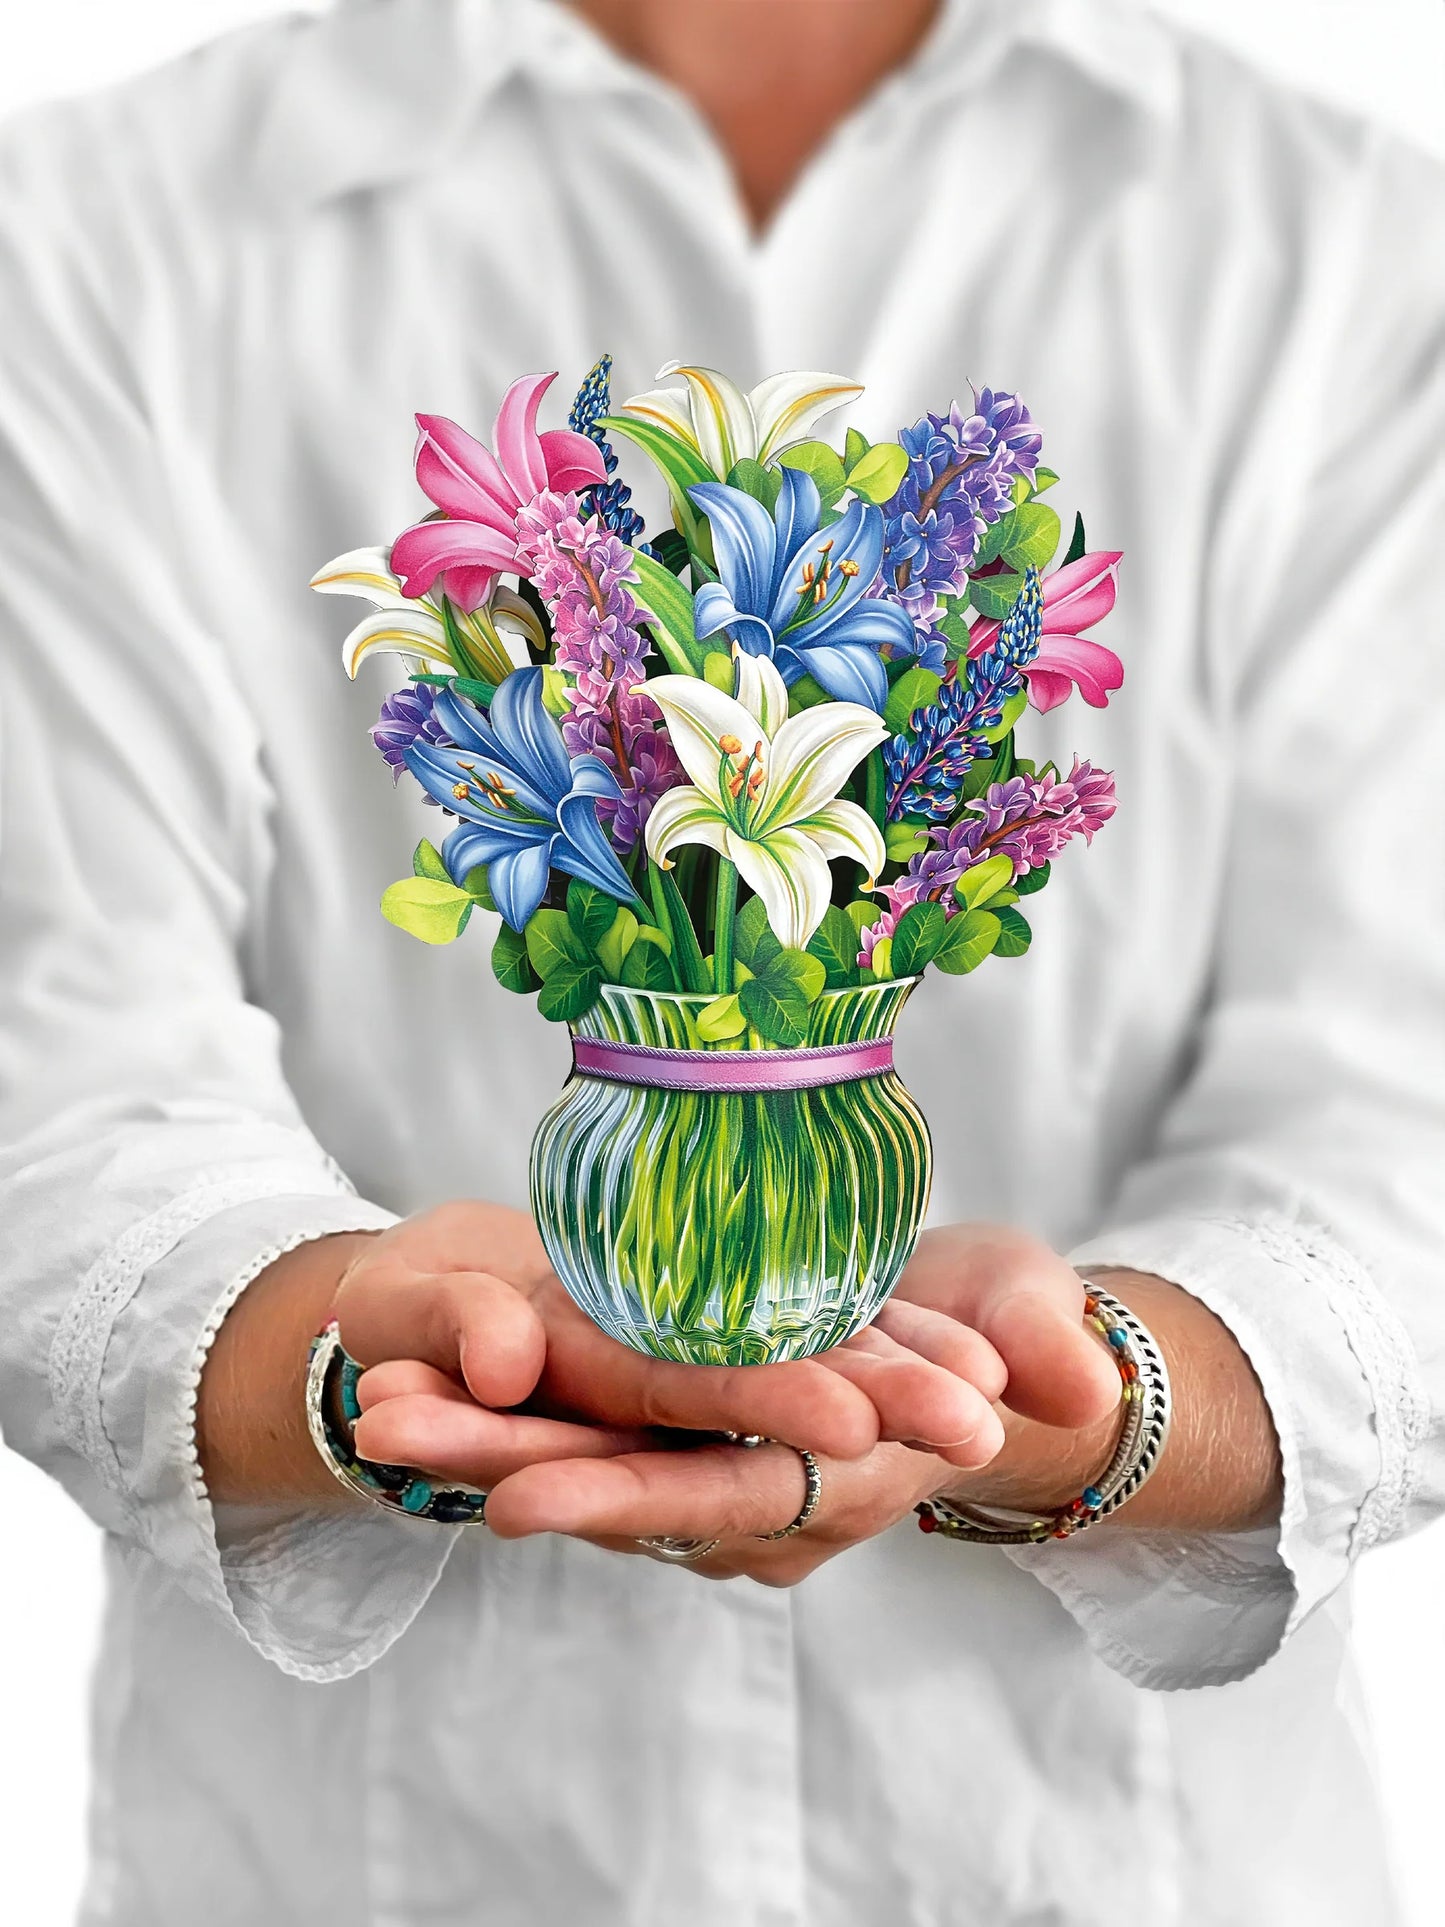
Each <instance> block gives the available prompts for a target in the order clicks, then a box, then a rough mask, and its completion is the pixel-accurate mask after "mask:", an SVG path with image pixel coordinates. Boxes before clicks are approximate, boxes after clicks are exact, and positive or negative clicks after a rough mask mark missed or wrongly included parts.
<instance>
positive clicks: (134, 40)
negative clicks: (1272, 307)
mask: <svg viewBox="0 0 1445 1927" xmlns="http://www.w3.org/2000/svg"><path fill="white" fill-rule="evenodd" d="M321 3H322V0H317V6H319V5H320V4H321ZM395 3H396V4H399V5H400V4H405V0H395ZM761 3H762V0H760V4H761ZM305 4H306V0H302V5H303V6H304V5H305ZM1155 4H1156V5H1157V6H1158V7H1159V9H1160V10H1161V11H1163V12H1166V13H1171V14H1175V15H1177V16H1179V17H1181V18H1183V19H1185V20H1188V21H1190V22H1192V23H1194V24H1196V25H1198V26H1200V27H1201V28H1204V29H1205V30H1207V31H1210V32H1212V33H1215V34H1217V35H1219V36H1220V37H1222V38H1224V39H1226V40H1228V41H1229V42H1231V43H1232V44H1233V45H1235V46H1237V47H1239V48H1241V49H1243V50H1244V51H1245V52H1247V53H1249V54H1250V55H1252V56H1253V57H1255V58H1257V59H1258V60H1260V61H1261V62H1263V63H1264V64H1266V65H1268V66H1269V67H1270V68H1272V69H1273V70H1275V71H1276V72H1278V73H1280V74H1282V75H1283V76H1284V77H1285V78H1287V79H1289V80H1291V81H1293V82H1294V83H1295V84H1297V85H1301V86H1306V87H1308V88H1310V89H1312V90H1314V91H1316V92H1321V93H1327V94H1329V95H1331V96H1333V97H1335V98H1336V99H1340V100H1343V101H1345V102H1347V103H1354V104H1355V105H1357V106H1359V107H1361V108H1363V109H1364V110H1366V111H1368V112H1370V113H1374V114H1377V115H1379V116H1382V117H1383V118H1385V119H1387V120H1389V121H1391V122H1392V123H1393V124H1394V125H1395V126H1396V127H1397V128H1400V129H1402V130H1403V131H1405V132H1406V133H1408V134H1409V135H1411V136H1412V137H1413V138H1414V139H1416V140H1417V141H1420V142H1423V143H1424V144H1426V145H1428V146H1430V147H1432V148H1433V149H1434V150H1435V151H1436V152H1437V153H1439V154H1440V155H1442V156H1445V6H1442V4H1441V0H1155ZM22 8H23V11H22ZM277 10H278V9H277V8H276V6H275V5H274V0H45V5H44V9H43V11H42V10H41V8H40V7H39V6H38V5H33V4H32V5H28V6H27V5H25V4H24V0H3V5H0V12H3V13H4V14H5V15H7V16H9V17H8V18H6V19H5V21H4V28H5V31H4V34H3V36H0V47H3V52H0V115H3V114H5V113H8V112H9V111H11V110H12V109H14V108H16V107H20V106H23V105H25V104H26V103H27V102H29V101H32V100H41V99H45V98H47V97H48V96H51V95H55V94H61V93H70V92H76V91H79V90H82V89H84V88H88V87H93V86H99V85H103V84H105V83H107V82H109V81H111V80H113V79H116V78H119V77H121V76H122V75H124V74H126V73H129V72H134V71H136V70H137V69H140V68H142V67H145V66H147V65H150V64H153V63H155V62H157V61H160V60H163V59H165V58H167V57H168V56H170V55H171V54H173V53H175V52H178V51H179V50H181V49H182V48H184V47H186V46H188V45H191V44H193V43H195V42H196V41H199V40H203V39H207V38H209V37H210V36H212V35H213V34H216V33H220V32H223V31H225V30H226V29H227V28H230V27H233V26H236V25H239V24H241V23H243V22H245V21H248V20H253V19H256V18H258V17H260V16H261V15H264V14H267V13H271V12H274V11H277ZM293 10H297V11H299V10H301V7H300V6H298V7H296V8H294V9H293ZM311 10H317V7H312V8H311ZM97 161H98V164H100V165H104V156H103V155H101V156H97ZM1442 192H1445V175H1442ZM0 325H3V318H0ZM0 1520H3V1540H0V1543H3V1545H4V1548H5V1552H4V1564H3V1566H0V1922H4V1923H6V1927H70V1923H71V1922H72V1920H73V1917H74V1909H75V1900H76V1895H77V1893H78V1890H79V1885H80V1879H81V1870H82V1864H83V1824H84V1798H85V1730H84V1727H85V1692H86V1680H87V1675H88V1673H89V1670H90V1667H91V1664H92V1660H93V1655H94V1649H95V1625H96V1614H97V1607H98V1599H99V1549H98V1545H97V1543H96V1538H95V1534H94V1533H93V1531H92V1529H91V1528H90V1526H89V1525H88V1524H87V1522H86V1521H85V1520H84V1519H83V1518H82V1517H81V1515H80V1514H79V1512H78V1511H76V1510H75V1508H73V1507H72V1506H71V1505H70V1503H69V1502H68V1501H67V1500H65V1499H64V1498H62V1497H61V1496H60V1495H59V1493H58V1492H57V1491H56V1489H55V1488H53V1487H51V1486H50V1485H49V1484H48V1483H47V1482H46V1481H45V1480H44V1479H43V1478H42V1477H41V1476H40V1475H39V1474H38V1473H37V1472H35V1471H34V1470H33V1469H32V1468H31V1467H30V1466H28V1465H26V1464H24V1463H23V1462H22V1461H20V1460H19V1459H17V1458H16V1457H15V1456H14V1454H11V1453H6V1452H4V1451H3V1449H0ZM1442 1593H1445V1529H1442V1530H1436V1531H1435V1532H1432V1533H1430V1534H1427V1535H1426V1536H1424V1537H1423V1538H1419V1539H1415V1540H1413V1541H1411V1542H1409V1543H1407V1544H1405V1545H1401V1546H1395V1547H1391V1548H1388V1549H1387V1550H1385V1551H1383V1552H1380V1553H1377V1554H1375V1555H1373V1557H1372V1558H1371V1559H1370V1560H1369V1561H1367V1563H1366V1565H1365V1567H1364V1568H1363V1570H1362V1573H1361V1576H1360V1581H1359V1589H1358V1625H1359V1650H1360V1662H1361V1666H1362V1668H1363V1670H1364V1674H1365V1683H1366V1689H1367V1697H1368V1700H1369V1703H1370V1707H1371V1710H1372V1714H1373V1718H1374V1722H1375V1728H1376V1733H1377V1740H1378V1747H1379V1753H1380V1770H1381V1775H1382V1779H1383V1783H1384V1791H1385V1800H1386V1806H1387V1810H1388V1812H1389V1815H1390V1818H1391V1822H1392V1826H1393V1829H1394V1833H1395V1839H1396V1854H1397V1860H1398V1863H1399V1867H1400V1877H1401V1884H1402V1887H1403V1889H1404V1892H1405V1895H1406V1898H1407V1902H1408V1906H1409V1920H1410V1927H1438V1923H1439V1921H1440V1919H1441V1917H1442V1904H1441V1899H1440V1879H1439V1873H1438V1863H1437V1844H1436V1843H1437V1841H1438V1838H1439V1832H1440V1816H1441V1801H1440V1798H1439V1793H1440V1790H1441V1789H1440V1781H1441V1774H1440V1769H1439V1768H1438V1766H1437V1764H1436V1762H1437V1761H1438V1760H1439V1759H1440V1758H1441V1755H1442V1744H1441V1740H1440V1735H1441V1732H1442V1730H1445V1639H1442V1634H1441V1622H1440V1613H1439V1606H1438V1601H1439V1600H1440V1598H1441V1595H1442ZM219 1738H220V1736H218V1741H219ZM1126 1886H1127V1883H1126ZM1121 1906H1123V1907H1124V1908H1125V1910H1126V1911H1127V1897H1126V1890H1125V1889H1121ZM257 1927H261V1924H260V1923H257ZM1251 1927H1253V1924H1251ZM1258 1927H1268V1923H1263V1922H1261V1923H1258ZM1360 1927H1374V1923H1371V1922H1367V1921H1362V1922H1361V1923H1360Z"/></svg>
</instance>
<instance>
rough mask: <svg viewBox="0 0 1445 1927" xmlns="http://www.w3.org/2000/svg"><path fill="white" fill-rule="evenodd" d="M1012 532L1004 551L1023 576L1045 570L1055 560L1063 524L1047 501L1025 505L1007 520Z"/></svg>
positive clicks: (1012, 567) (1008, 562)
mask: <svg viewBox="0 0 1445 1927" xmlns="http://www.w3.org/2000/svg"><path fill="white" fill-rule="evenodd" d="M1008 519H1009V521H1010V522H1012V523H1013V530H1012V532H1011V534H1010V536H1009V539H1008V542H1007V544H1006V545H1005V547H1004V548H1003V550H1002V551H1001V553H1002V556H1003V560H1004V562H1005V563H1006V564H1007V565H1008V567H1009V568H1010V569H1016V570H1018V572H1019V573H1020V574H1022V573H1023V571H1024V570H1025V569H1029V568H1033V569H1046V568H1047V567H1048V565H1049V564H1050V562H1052V561H1053V559H1054V553H1055V551H1056V550H1057V548H1058V546H1059V536H1060V535H1061V534H1062V533H1063V525H1062V524H1061V523H1060V521H1059V518H1058V516H1057V514H1056V513H1055V512H1054V510H1053V509H1051V508H1050V507H1049V505H1048V503H1047V502H1025V503H1024V505H1023V506H1022V508H1016V509H1015V510H1014V512H1013V514H1012V515H1011V516H1010V517H1009V518H1008Z"/></svg>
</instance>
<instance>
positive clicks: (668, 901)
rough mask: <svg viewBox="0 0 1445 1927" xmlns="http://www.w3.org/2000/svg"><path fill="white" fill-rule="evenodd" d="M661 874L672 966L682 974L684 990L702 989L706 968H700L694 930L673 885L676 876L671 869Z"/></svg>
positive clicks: (704, 985) (705, 979) (703, 987)
mask: <svg viewBox="0 0 1445 1927" xmlns="http://www.w3.org/2000/svg"><path fill="white" fill-rule="evenodd" d="M661 877H662V900H663V903H664V905H665V906H666V909H667V915H668V920H669V926H670V928H671V930H672V958H673V967H674V969H675V970H676V971H677V972H678V973H680V975H681V977H682V987H683V989H684V990H706V989H707V988H708V981H707V971H706V970H705V969H704V968H703V961H702V951H701V950H700V949H699V948H698V942H697V932H696V931H695V930H694V929H693V927H692V918H691V917H690V916H689V915H688V914H687V905H686V904H685V903H684V902H683V900H682V892H681V890H679V889H678V887H677V878H676V877H675V876H674V875H673V873H672V871H671V870H663V871H662V872H661Z"/></svg>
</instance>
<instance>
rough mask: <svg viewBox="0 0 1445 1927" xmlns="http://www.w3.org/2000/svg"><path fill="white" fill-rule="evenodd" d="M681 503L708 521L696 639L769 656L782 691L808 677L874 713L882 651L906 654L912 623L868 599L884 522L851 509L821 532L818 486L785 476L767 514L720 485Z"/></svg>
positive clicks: (881, 700)
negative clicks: (708, 574) (709, 560)
mask: <svg viewBox="0 0 1445 1927" xmlns="http://www.w3.org/2000/svg"><path fill="white" fill-rule="evenodd" d="M688 494H689V495H690V496H691V498H692V500H693V501H694V502H695V503H696V504H697V506H698V507H699V508H700V509H701V510H702V511H703V512H704V514H705V515H706V516H707V518H708V523H709V525H710V526H711V529H712V539H713V552H714V554H715V556H716V558H717V569H718V580H717V581H716V582H706V583H704V584H703V586H702V588H700V589H699V590H698V592H697V595H696V598H695V600H694V615H695V619H696V624H697V633H698V635H699V636H700V637H703V638H706V637H708V636H715V635H717V634H719V633H720V632H721V631H724V630H725V631H726V632H727V633H728V635H729V636H730V637H731V638H732V640H733V641H734V642H736V643H737V645H738V647H739V648H740V649H744V650H746V651H747V652H748V654H749V655H754V656H770V657H772V659H773V660H774V661H775V662H776V663H777V665H778V669H779V672H780V673H781V675H782V678H783V681H784V682H785V683H788V684H789V685H791V684H793V683H795V682H796V681H797V680H798V678H799V677H800V676H803V675H809V676H811V677H812V678H813V680H814V681H815V682H816V683H817V684H818V686H819V687H820V688H821V689H823V690H825V691H826V692H827V694H828V695H830V696H832V697H835V698H836V699H837V700H838V701H840V702H855V703H862V704H864V705H865V707H867V708H869V709H876V710H877V711H878V712H879V713H880V714H881V713H882V711H883V707H884V705H885V704H886V703H887V701H888V678H887V675H886V674H885V673H884V669H883V662H882V658H881V656H880V654H879V651H880V650H882V649H885V648H897V649H906V650H909V651H911V650H912V647H913V624H912V623H911V622H910V621H909V619H908V617H907V615H906V614H905V613H904V612H903V610H902V609H900V608H899V607H898V606H897V605H896V604H895V603H891V602H880V601H878V600H876V599H875V598H872V597H870V596H869V595H868V594H867V591H868V590H869V589H870V588H871V587H872V585H873V583H874V582H875V580H876V579H877V575H878V565H879V562H880V560H881V559H882V555H883V517H882V515H881V514H880V512H879V511H878V509H877V508H875V507H874V505H873V503H871V502H865V501H862V500H854V501H853V502H851V503H850V504H849V505H848V507H847V508H846V509H845V510H844V512H843V514H842V515H840V516H839V517H838V519H837V520H836V521H834V522H830V523H829V524H828V525H827V527H826V528H824V527H823V526H822V520H823V504H822V499H821V497H820V496H819V494H818V485H817V483H816V482H815V481H814V480H813V478H812V476H811V475H809V474H807V473H806V471H805V470H803V469H800V468H784V469H783V470H782V485H781V487H780V488H779V490H778V499H777V503H776V506H775V507H774V509H773V512H772V514H771V515H769V513H768V511H767V510H766V509H765V508H764V507H763V505H762V503H761V502H760V501H758V500H757V498H756V497H755V496H752V495H749V494H747V493H746V491H745V490H743V489H740V488H731V487H729V486H728V484H727V483H725V482H699V483H698V484H697V486H696V487H695V488H690V489H689V490H688Z"/></svg>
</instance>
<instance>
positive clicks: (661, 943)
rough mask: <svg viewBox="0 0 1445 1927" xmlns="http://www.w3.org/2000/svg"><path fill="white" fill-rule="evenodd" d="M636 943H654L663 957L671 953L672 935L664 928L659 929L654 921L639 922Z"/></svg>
mask: <svg viewBox="0 0 1445 1927" xmlns="http://www.w3.org/2000/svg"><path fill="white" fill-rule="evenodd" d="M637 942H638V943H655V944H656V945H657V947H658V949H659V950H660V951H661V952H662V954H663V956H664V957H670V956H671V955H672V937H671V935H670V933H669V932H668V931H666V930H659V929H658V927H657V925H656V924H655V923H639V924H638V926H637Z"/></svg>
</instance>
